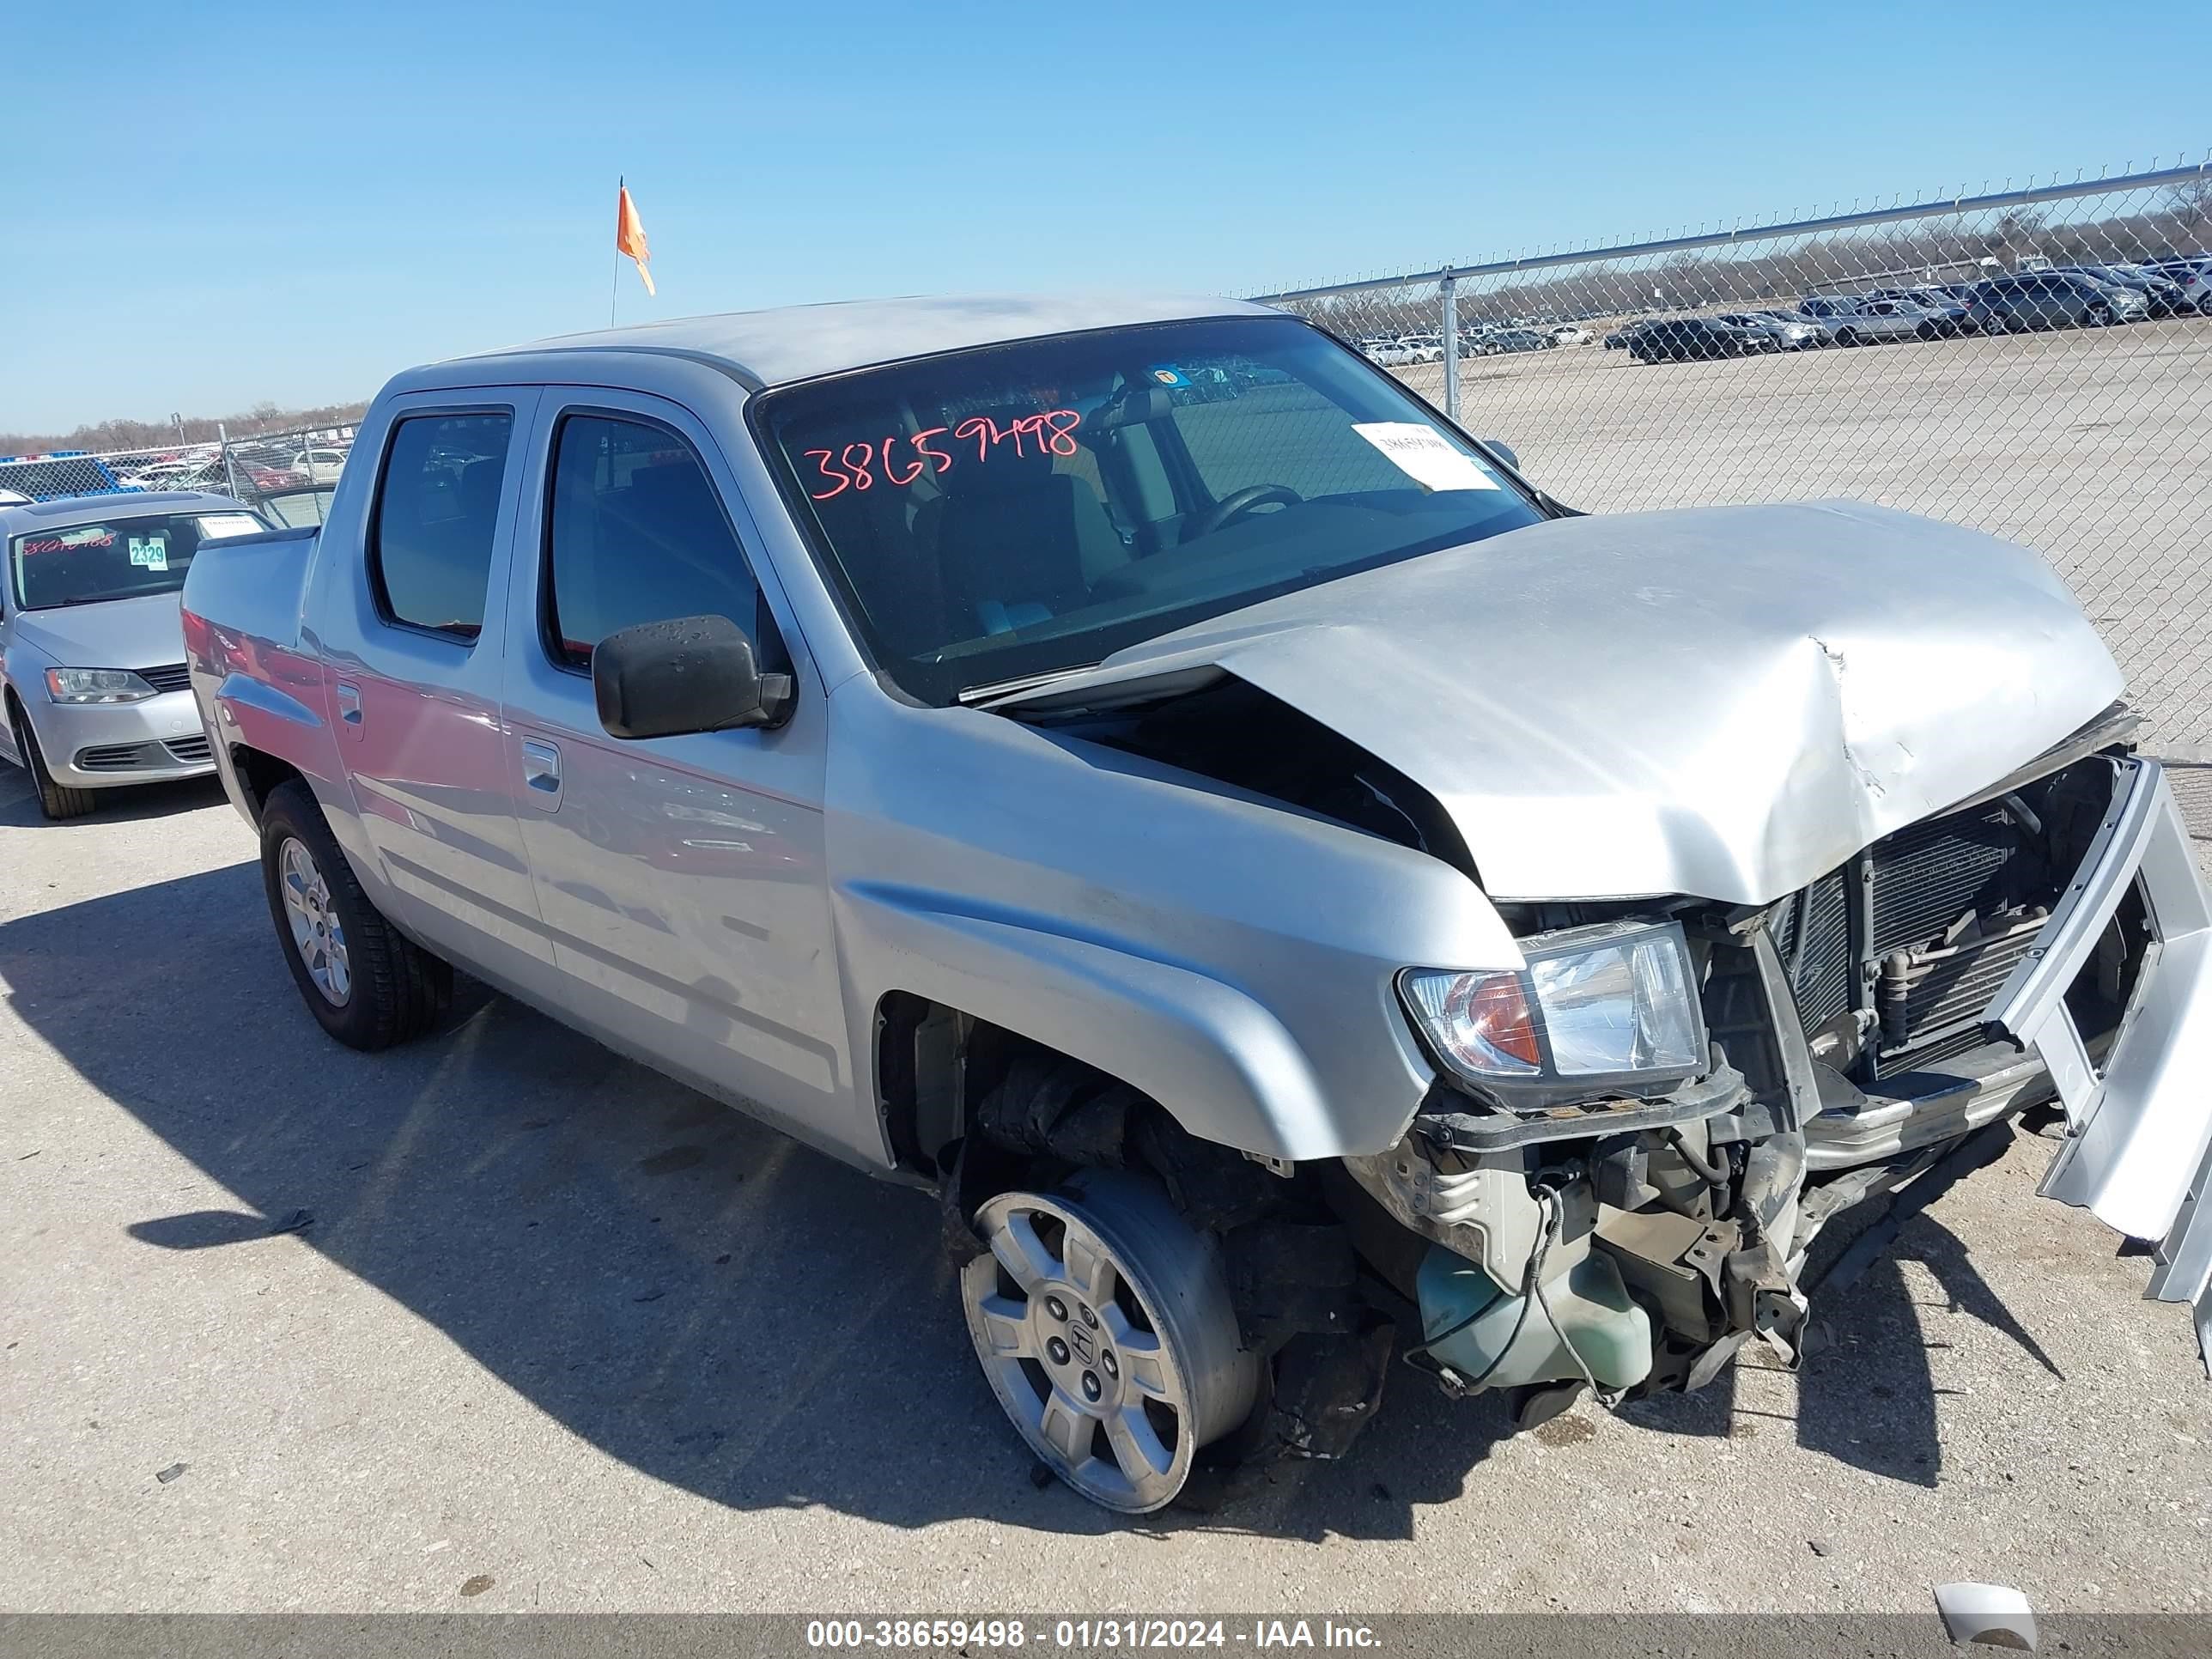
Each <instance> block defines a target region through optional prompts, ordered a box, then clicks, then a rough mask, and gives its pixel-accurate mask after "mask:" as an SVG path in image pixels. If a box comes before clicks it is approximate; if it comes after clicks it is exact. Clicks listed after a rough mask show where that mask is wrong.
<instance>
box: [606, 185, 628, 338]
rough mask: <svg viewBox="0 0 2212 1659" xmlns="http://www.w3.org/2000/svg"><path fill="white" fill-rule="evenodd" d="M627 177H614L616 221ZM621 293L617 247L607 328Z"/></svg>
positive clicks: (620, 273)
mask: <svg viewBox="0 0 2212 1659" xmlns="http://www.w3.org/2000/svg"><path fill="white" fill-rule="evenodd" d="M628 187H629V174H628V173H617V174H616V175H615V209H616V212H615V217H616V218H617V221H619V220H620V218H621V217H622V212H621V209H622V193H623V191H624V190H625V189H627V188H628ZM617 229H619V225H617ZM615 240H617V242H619V241H620V240H622V239H621V237H620V235H619V234H618V235H617V237H616V239H615ZM621 292H622V249H621V248H619V247H617V248H616V249H615V279H614V282H613V283H611V284H610V285H609V287H608V289H607V326H608V327H609V328H612V327H613V326H614V325H615V295H617V294H619V293H621Z"/></svg>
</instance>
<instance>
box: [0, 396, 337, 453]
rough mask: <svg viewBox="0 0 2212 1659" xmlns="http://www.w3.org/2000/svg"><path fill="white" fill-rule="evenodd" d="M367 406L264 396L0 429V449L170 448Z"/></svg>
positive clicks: (318, 422) (329, 418)
mask: <svg viewBox="0 0 2212 1659" xmlns="http://www.w3.org/2000/svg"><path fill="white" fill-rule="evenodd" d="M367 409H368V404H358V403H356V404H324V405H323V406H322V407H320V408H318V409H284V408H282V407H280V406H278V405H277V404H273V403H266V402H264V403H258V404H254V405H253V407H252V409H250V410H247V411H246V413H245V414H243V415H229V416H222V417H216V416H185V419H184V421H183V422H182V423H181V425H180V424H179V422H175V421H120V420H118V421H100V422H94V424H92V425H90V426H81V427H78V428H76V430H75V431H74V432H0V455H42V454H46V453H49V452H50V451H52V450H57V449H89V450H93V451H94V452H105V451H107V450H116V449H121V450H148V449H175V448H179V447H184V446H186V445H191V444H211V443H213V442H214V441H216V439H217V438H218V437H219V436H221V435H222V431H223V430H224V429H226V428H227V429H228V431H229V433H230V435H231V436H232V437H234V438H251V437H252V436H254V435H257V434H258V433H263V432H289V431H292V430H294V429H295V428H300V427H325V426H350V425H352V424H353V423H354V422H357V421H359V420H360V419H361V417H362V412H363V411H364V410H367Z"/></svg>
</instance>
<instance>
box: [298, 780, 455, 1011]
mask: <svg viewBox="0 0 2212 1659" xmlns="http://www.w3.org/2000/svg"><path fill="white" fill-rule="evenodd" d="M261 878H262V884H263V886H264V889H265V890H266V891H267V893H268V896H269V914H270V918H271V919H272V920H273V921H275V922H276V937H277V940H278V942H279V943H280V944H281V945H283V950H284V960H285V963H286V964H287V965H288V966H289V968H290V969H291V970H292V978H293V980H294V981H295V982H296V983H297V984H298V986H299V987H300V995H301V999H302V1000H304V1001H305V1002H306V1003H307V1012H310V1013H312V1014H313V1015H314V1017H315V1019H316V1022H317V1023H318V1024H320V1025H321V1026H322V1028H323V1029H324V1030H325V1031H328V1032H329V1033H330V1034H331V1036H334V1037H336V1038H337V1040H338V1041H339V1042H343V1043H344V1044H345V1045H346V1046H347V1047H348V1048H360V1049H363V1050H374V1049H378V1048H391V1047H392V1045H393V1044H394V1043H398V1042H406V1041H407V1040H408V1039H409V1038H410V1037H414V1036H420V1035H421V1034H422V1033H423V1032H424V1031H427V1030H429V1029H430V1028H431V1027H432V1026H434V1025H435V1024H437V1023H438V1021H439V1020H440V1019H441V1018H443V1017H444V1015H445V1012H446V1011H447V1009H448V1008H450V1007H451V1006H453V969H452V968H451V967H450V966H449V965H448V964H447V963H445V962H443V961H441V959H440V958H438V957H434V956H432V955H431V954H430V953H429V952H428V951H425V950H423V949H422V946H420V945H416V943H415V942H414V941H413V940H411V939H407V938H405V937H404V936H403V935H402V934H401V933H399V932H398V929H396V928H394V927H392V924H391V923H390V922H389V921H386V920H385V919H384V915H383V913H382V912H381V911H380V910H378V909H377V908H376V906H375V905H374V904H372V903H371V902H369V898H368V894H367V893H365V892H363V891H362V886H361V883H360V882H359V881H357V880H356V879H355V878H354V873H353V866H351V865H349V864H348V863H347V862H346V857H345V854H344V852H343V849H341V848H339V846H338V843H337V837H336V836H333V835H331V827H330V825H329V823H326V822H325V819H324V817H323V813H322V809H321V808H320V807H319V806H318V805H315V798H314V796H313V793H311V792H310V791H309V790H308V788H307V785H306V784H305V783H302V782H301V781H298V780H296V779H295V780H293V781H289V782H287V783H282V784H279V785H278V786H277V787H276V788H274V789H272V790H270V793H269V799H268V802H267V804H266V805H264V806H263V808H262V809H261Z"/></svg>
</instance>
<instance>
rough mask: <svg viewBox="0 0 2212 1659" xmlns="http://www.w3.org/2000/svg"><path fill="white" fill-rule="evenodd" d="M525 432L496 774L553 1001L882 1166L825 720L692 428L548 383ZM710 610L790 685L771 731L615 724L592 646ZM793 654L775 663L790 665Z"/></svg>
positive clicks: (717, 467) (661, 405)
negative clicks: (851, 1000)
mask: <svg viewBox="0 0 2212 1659" xmlns="http://www.w3.org/2000/svg"><path fill="white" fill-rule="evenodd" d="M537 427H538V429H537V433H536V435H535V436H534V437H533V439H532V445H531V455H532V461H531V468H530V481H529V483H528V486H527V489H526V500H527V501H529V502H530V503H531V504H532V505H531V506H530V507H528V508H527V509H526V513H525V515H524V522H523V528H522V531H521V533H520V537H519V538H518V540H517V544H516V558H517V562H518V570H517V575H518V580H516V582H515V583H514V599H513V605H512V607H511V611H510V616H509V622H508V628H509V637H510V644H509V647H508V651H507V683H506V693H505V699H506V705H507V720H508V723H509V725H510V726H511V728H512V737H511V744H512V748H511V750H510V753H509V755H508V757H507V768H508V773H507V775H509V776H510V777H512V778H513V779H514V780H515V781H516V786H517V787H516V790H515V795H516V799H517V801H518V803H519V811H520V815H521V822H522V836H523V842H524V845H525V847H526V849H527V851H528V854H529V857H530V863H531V867H532V872H533V875H534V878H535V883H536V891H537V902H538V910H539V913H540V914H541V915H543V916H544V921H545V925H546V928H547V930H548V933H549V935H550V939H551V940H552V944H553V950H554V953H555V957H556V963H557V965H558V967H559V969H560V978H561V987H560V992H559V994H560V995H561V997H562V999H563V1006H564V1012H567V1013H568V1014H569V1016H570V1017H571V1018H574V1019H575V1020H576V1021H577V1023H578V1024H581V1025H583V1026H584V1027H585V1028H586V1029H587V1030H591V1031H592V1032H593V1033H594V1034H595V1035H597V1036H599V1037H600V1038H601V1039H602V1040H604V1041H605V1042H609V1043H610V1044H611V1045H612V1046H613V1047H615V1048H622V1049H626V1050H628V1051H629V1052H631V1053H633V1054H639V1055H641V1056H642V1057H645V1058H647V1059H648V1060H651V1061H652V1062H653V1064H655V1065H657V1066H660V1067H661V1068H662V1069H665V1070H667V1071H670V1072H672V1073H676V1074H677V1075H678V1076H682V1077H684V1078H685V1079H688V1080H690V1081H691V1082H692V1083H694V1084H696V1085H698V1086H699V1087H702V1088H703V1089H706V1090H708V1091H709V1092H711V1093H714V1094H716V1095H718V1096H720V1097H724V1098H726V1099H734V1100H738V1101H740V1102H742V1103H744V1104H746V1105H747V1106H748V1107H749V1108H750V1109H754V1110H756V1111H758V1112H760V1113H761V1114H762V1115H764V1116H767V1117H769V1118H770V1119H772V1120H773V1121H775V1122H777V1123H778V1124H779V1125H781V1127H785V1128H787V1129H788V1130H790V1131H791V1132H792V1133H795V1134H798V1135H799V1136H800V1137H802V1138H803V1139H808V1140H811V1141H812V1142H814V1143H815V1144H817V1145H819V1146H824V1147H825V1148H827V1149H829V1150H831V1151H833V1152H838V1153H840V1154H841V1155H842V1156H844V1157H847V1158H854V1159H855V1160H856V1161H859V1162H862V1163H865V1164H876V1165H880V1164H881V1163H882V1162H883V1152H882V1145H883V1143H882V1134H881V1131H880V1129H879V1128H878V1127H877V1123H876V1118H875V1114H874V1111H873V1109H872V1102H871V1103H866V1106H865V1108H864V1106H863V1104H862V1103H860V1102H859V1101H858V1099H857V1097H856V1094H855V1091H854V1085H853V1079H852V1073H851V1066H850V1063H849V1056H848V1053H847V1048H848V1041H847V1036H846V1030H845V1023H844V1011H843V1004H842V1000H841V999H840V993H839V985H838V975H837V969H836V948H835V945H834V943H833V940H832V937H831V930H830V921H829V892H828V886H827V882H826V879H825V877H824V873H823V822H822V790H823V734H824V732H825V730H826V726H827V713H826V710H825V708H824V706H823V697H822V696H821V695H820V685H819V682H818V680H817V679H816V678H813V676H812V673H811V668H810V666H809V665H808V664H807V662H806V660H805V653H804V650H803V645H802V642H801V641H800V640H799V635H798V633H797V631H796V629H795V627H794V626H793V623H792V622H791V620H790V618H789V617H788V615H787V613H783V612H781V594H780V593H776V592H769V593H768V594H766V595H764V594H763V589H762V586H761V584H760V582H759V581H758V580H757V578H756V576H755V574H754V569H753V566H752V562H751V561H750V560H749V559H748V558H747V556H746V555H745V552H744V546H743V544H742V543H741V540H740V537H739V532H738V527H739V526H745V527H746V529H747V532H748V533H750V520H749V519H747V518H746V517H745V516H744V511H743V503H742V501H740V499H739V498H738V494H737V492H736V490H735V489H734V488H733V487H732V481H731V480H730V478H729V477H728V476H727V472H726V469H725V468H724V467H723V465H722V462H721V457H720V453H719V451H718V450H717V449H716V448H715V447H714V441H713V439H712V438H711V437H710V436H709V435H708V433H707V432H706V430H705V429H704V428H703V427H702V425H701V424H700V423H699V422H697V421H696V419H694V418H693V417H692V416H690V413H689V412H688V411H686V410H683V409H682V408H680V407H679V406H678V405H676V404H671V403H666V402H664V401H662V400H660V399H658V398H648V397H643V396H640V395H636V394H631V393H627V392H610V391H599V390H596V389H594V390H590V391H585V390H582V389H560V388H556V389H555V390H552V391H550V392H548V393H547V394H546V399H545V404H544V409H543V410H541V411H540V414H539V416H538V422H537ZM708 614H715V615H720V616H723V617H728V618H729V619H730V620H732V622H734V623H737V624H738V626H739V627H740V628H742V629H744V631H745V634H746V635H747V636H748V637H749V638H750V640H751V641H752V642H753V647H754V650H755V653H756V654H757V656H758V657H759V658H760V659H761V662H762V665H763V667H764V668H766V669H769V670H771V671H789V672H793V673H794V674H795V675H796V677H797V684H799V700H798V702H797V704H796V705H795V708H794V710H793V716H792V719H791V720H789V722H788V723H787V724H786V725H785V726H782V727H781V728H779V729H777V730H775V731H763V730H750V731H735V732H708V733H702V734H698V735H695V736H690V737H674V738H650V739H642V740H634V741H631V740H622V739H617V738H612V737H610V736H608V735H607V733H606V732H605V729H604V728H603V727H602V726H600V724H599V714H598V708H597V704H596V702H594V699H593V696H592V678H591V662H592V648H593V647H594V646H595V645H596V644H597V643H598V641H600V640H602V639H604V638H605V637H606V635H609V634H611V633H614V632H616V631H617V630H618V629H623V628H627V627H630V626H633V625H634V624H636V623H645V622H657V621H665V620H667V619H670V618H672V617H689V616H702V615H708ZM794 657H795V658H796V660H794Z"/></svg>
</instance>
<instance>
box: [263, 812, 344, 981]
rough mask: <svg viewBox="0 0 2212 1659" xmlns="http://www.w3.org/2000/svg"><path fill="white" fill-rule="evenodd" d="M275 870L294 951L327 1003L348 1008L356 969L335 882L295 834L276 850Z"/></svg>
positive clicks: (287, 837) (286, 838)
mask: <svg viewBox="0 0 2212 1659" xmlns="http://www.w3.org/2000/svg"><path fill="white" fill-rule="evenodd" d="M276 870H277V877H278V879H279V881H280V883H281V884H282V887H283V895H284V920H285V921H286V922H287V923H289V925H290V927H291V929H292V948H293V949H294V950H295V951H298V952H299V953H300V960H301V963H304V964H305V965H306V967H307V977H308V978H309V979H311V980H313V981H314V983H315V989H317V990H318V991H319V992H321V993H322V994H323V1000H325V1001H326V1002H328V1003H329V1004H330V1005H331V1006H332V1007H333V1008H343V1007H344V1006H345V1005H346V1001H347V999H348V998H349V997H351V996H352V995H353V967H352V964H351V963H349V961H348V960H347V958H346V939H345V924H344V923H343V921H340V920H339V919H338V914H337V911H336V910H335V909H334V908H331V887H330V884H329V883H328V882H327V881H325V880H324V879H323V872H322V869H321V867H320V866H318V865H317V864H316V862H315V855H314V854H313V853H311V852H309V851H308V850H307V843H306V842H302V841H301V840H299V839H298V838H297V837H295V836H286V837H285V840H284V844H283V846H282V847H281V848H278V849H277V853H276Z"/></svg>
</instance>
